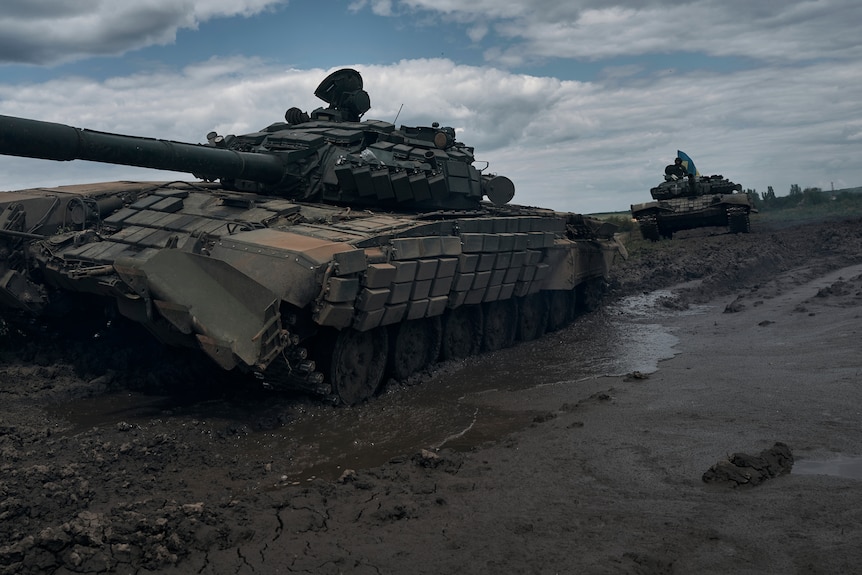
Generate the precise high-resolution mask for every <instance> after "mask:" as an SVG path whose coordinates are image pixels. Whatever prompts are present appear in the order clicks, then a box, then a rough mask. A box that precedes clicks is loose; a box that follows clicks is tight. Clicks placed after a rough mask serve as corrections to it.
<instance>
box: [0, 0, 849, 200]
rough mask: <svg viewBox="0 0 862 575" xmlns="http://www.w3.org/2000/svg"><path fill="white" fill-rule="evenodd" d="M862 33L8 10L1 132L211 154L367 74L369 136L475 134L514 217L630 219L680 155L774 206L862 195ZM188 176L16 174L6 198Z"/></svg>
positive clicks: (30, 164) (754, 10) (616, 17)
mask: <svg viewBox="0 0 862 575" xmlns="http://www.w3.org/2000/svg"><path fill="white" fill-rule="evenodd" d="M859 22H862V2H859V0H757V1H752V0H692V1H685V0H674V1H670V0H530V1H526V0H522V1H514V0H471V1H469V2H467V1H464V0H343V1H339V0H3V9H2V11H0V115H8V116H19V117H24V118H33V119H39V120H45V121H50V122H60V123H63V124H69V125H72V126H76V127H81V128H90V129H95V130H102V131H108V132H115V133H121V134H130V135H138V136H146V137H153V138H162V139H169V140H177V141H183V142H192V143H200V142H205V141H206V134H207V133H208V132H210V131H212V130H215V131H217V132H219V133H221V134H241V133H248V132H253V131H257V130H258V129H260V128H262V127H264V126H267V125H269V124H271V123H273V122H277V121H281V120H282V119H283V115H284V111H285V110H286V109H287V108H289V107H291V106H297V107H300V108H302V109H303V110H308V111H311V110H313V109H315V108H317V107H318V106H320V105H323V103H322V102H320V101H319V100H317V99H316V98H315V97H314V95H313V92H314V89H315V88H316V86H317V85H318V84H319V83H320V81H321V80H322V79H323V78H324V77H325V76H326V75H327V74H328V73H330V72H332V71H334V70H336V69H339V68H344V67H350V68H354V69H356V70H358V71H359V72H360V73H361V74H362V77H363V79H364V83H365V89H366V90H367V91H368V92H369V94H370V95H371V105H372V108H371V110H370V111H369V112H368V113H367V114H366V115H365V117H364V119H380V120H385V121H388V122H394V123H396V124H398V125H402V124H403V125H407V126H421V125H426V126H427V125H430V124H431V123H432V122H435V121H436V122H439V123H440V124H441V125H443V126H452V127H454V128H455V130H456V133H457V139H458V140H459V141H461V142H464V143H465V144H467V145H469V146H473V147H475V149H476V158H477V161H479V162H481V163H477V167H482V166H485V164H486V163H487V165H488V167H487V168H485V171H486V173H496V174H501V175H505V176H508V177H509V178H511V179H512V180H513V181H514V183H515V187H516V194H515V199H514V200H513V203H519V204H524V205H531V206H541V207H547V208H552V209H556V210H565V211H574V212H581V213H598V212H607V211H622V210H627V209H629V206H630V204H632V203H638V202H644V201H649V200H650V197H649V189H650V188H651V187H652V186H655V185H657V184H658V183H659V182H660V181H661V180H662V174H663V170H664V167H665V165H667V164H668V163H671V162H672V161H673V158H674V157H675V156H676V153H677V150H682V151H683V152H685V153H686V154H688V155H689V156H690V157H691V158H692V159H693V160H694V162H695V164H696V165H697V168H698V170H699V171H700V172H701V173H702V174H705V175H711V174H722V175H724V176H725V177H727V178H729V179H731V180H733V181H734V182H738V183H740V184H742V186H743V188H745V189H754V190H756V191H757V192H758V193H763V192H766V191H767V189H768V187H769V186H772V187H773V189H774V191H775V193H776V194H778V195H786V194H787V193H788V192H789V190H790V187H791V185H794V184H795V185H799V186H800V187H801V188H803V189H804V188H807V187H819V188H822V189H824V190H830V189H836V190H838V189H842V188H847V187H856V186H860V185H862V40H860V39H859V34H858V24H859ZM177 177H178V176H176V175H175V174H166V173H163V172H155V171H151V170H142V169H137V168H127V167H122V166H110V165H103V164H96V163H92V162H84V161H74V162H53V161H45V160H30V159H22V158H11V157H0V190H13V189H22V188H28V187H41V186H55V185H62V184H71V183H83V182H95V181H107V180H117V179H139V180H141V179H142V180H164V179H175V178H177ZM179 177H182V176H179ZM185 179H193V178H192V177H191V176H185Z"/></svg>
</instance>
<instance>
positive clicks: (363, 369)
mask: <svg viewBox="0 0 862 575" xmlns="http://www.w3.org/2000/svg"><path fill="white" fill-rule="evenodd" d="M330 347H331V349H332V351H331V353H330V354H329V358H328V359H329V361H328V362H327V363H328V366H327V367H328V369H327V372H328V376H329V381H330V382H331V383H332V391H333V393H334V394H335V395H336V396H338V399H339V400H340V401H341V402H342V403H345V404H347V405H356V404H357V403H362V402H363V401H366V400H368V399H369V398H371V397H372V396H373V395H374V394H375V393H376V392H377V389H378V388H379V387H380V383H381V382H382V381H383V373H384V371H385V370H386V357H387V355H388V352H389V344H388V337H387V331H386V328H382V327H378V328H375V329H372V330H369V331H356V330H355V329H350V328H348V329H343V330H341V331H339V332H337V334H336V335H335V336H334V338H333V339H332V340H331V342H330Z"/></svg>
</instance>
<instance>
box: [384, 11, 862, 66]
mask: <svg viewBox="0 0 862 575" xmlns="http://www.w3.org/2000/svg"><path fill="white" fill-rule="evenodd" d="M391 8H392V13H393V14H395V13H399V11H401V12H403V11H412V12H423V13H428V14H435V15H437V16H438V17H439V18H442V19H446V20H448V21H451V22H457V23H462V24H464V25H466V26H467V29H466V30H465V33H466V34H468V35H472V34H473V31H474V29H473V28H472V27H471V25H472V24H475V23H483V25H484V24H487V25H488V26H489V27H490V28H491V29H493V30H494V31H495V36H496V39H497V43H494V44H489V45H488V47H487V51H486V54H487V56H488V58H489V60H490V61H491V62H494V63H496V64H500V65H505V66H517V65H521V64H524V63H525V62H530V61H534V60H536V59H544V58H577V59H584V60H598V59H603V58H613V57H621V56H632V55H643V54H667V53H671V52H677V51H687V52H694V53H702V54H707V55H712V56H725V57H745V58H754V59H759V60H771V61H784V62H786V61H813V60H816V59H819V58H838V59H843V60H853V59H856V60H858V59H859V58H860V56H862V45H860V44H859V42H857V41H856V39H855V38H856V34H855V32H854V30H853V27H854V26H855V23H856V22H860V21H862V3H859V2H858V1H856V0H821V1H818V2H812V1H810V0H761V1H758V2H751V1H750V0H693V1H690V2H685V3H681V2H678V1H676V0H648V1H646V2H645V1H643V0H570V1H567V2H560V1H558V0H534V1H532V2H529V3H528V2H523V1H521V0H474V1H472V2H462V1H461V0H400V1H398V2H396V3H395V4H394V5H392V6H391ZM842 31H843V32H842ZM484 36H487V35H484ZM484 36H483V37H484ZM489 42H490V40H489Z"/></svg>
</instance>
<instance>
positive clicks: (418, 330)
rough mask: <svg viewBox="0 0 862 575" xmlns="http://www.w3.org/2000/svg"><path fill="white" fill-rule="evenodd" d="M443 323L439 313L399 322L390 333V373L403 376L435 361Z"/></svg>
mask: <svg viewBox="0 0 862 575" xmlns="http://www.w3.org/2000/svg"><path fill="white" fill-rule="evenodd" d="M442 336H443V325H442V323H441V321H440V317H439V316H438V317H430V318H424V319H415V320H411V321H405V322H401V323H399V324H396V325H394V326H392V328H391V331H390V333H389V373H390V374H391V375H392V377H394V378H395V379H397V380H404V379H407V378H408V377H410V376H411V375H413V374H414V373H416V372H418V371H421V370H423V369H425V368H426V367H428V366H429V365H431V364H432V363H434V362H435V361H437V356H439V355H440V342H441V339H442Z"/></svg>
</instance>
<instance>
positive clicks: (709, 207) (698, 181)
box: [631, 157, 753, 242]
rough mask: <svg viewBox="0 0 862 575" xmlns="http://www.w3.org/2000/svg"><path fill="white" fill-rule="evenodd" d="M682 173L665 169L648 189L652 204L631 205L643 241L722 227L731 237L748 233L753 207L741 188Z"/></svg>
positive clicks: (717, 178) (692, 171)
mask: <svg viewBox="0 0 862 575" xmlns="http://www.w3.org/2000/svg"><path fill="white" fill-rule="evenodd" d="M686 158H687V157H686ZM683 170H687V171H685V172H680V173H675V170H674V166H673V165H671V166H668V167H667V168H666V169H665V177H664V181H663V182H661V183H660V184H659V185H658V186H655V187H654V188H652V189H650V195H651V196H652V198H653V201H651V202H646V203H641V204H632V206H631V213H632V217H633V218H634V219H635V220H637V222H638V226H639V228H640V231H641V235H642V236H643V238H644V239H647V240H652V241H654V242H656V241H659V240H660V239H661V238H667V239H671V238H672V237H673V234H674V233H676V232H679V231H683V230H690V229H695V228H703V227H716V226H717V227H726V228H727V229H728V230H729V231H730V232H731V233H748V232H749V231H750V230H751V224H750V220H749V214H750V213H751V211H752V209H753V206H752V203H751V200H750V199H749V197H748V195H747V194H745V193H743V192H742V185H740V184H736V183H734V182H731V181H730V180H727V179H726V178H724V176H722V175H712V176H701V175H699V174H698V173H697V171H696V170H695V169H690V171H688V170H689V169H688V168H683Z"/></svg>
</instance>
